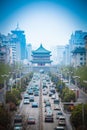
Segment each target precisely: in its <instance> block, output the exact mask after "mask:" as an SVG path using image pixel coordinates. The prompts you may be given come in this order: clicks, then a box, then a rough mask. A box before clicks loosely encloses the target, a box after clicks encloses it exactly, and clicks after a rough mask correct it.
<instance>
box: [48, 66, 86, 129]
mask: <svg viewBox="0 0 87 130" xmlns="http://www.w3.org/2000/svg"><path fill="white" fill-rule="evenodd" d="M69 71H70V72H73V73H71V76H72V82H73V83H75V82H74V79H73V76H79V77H80V82H78V83H79V84H78V86H79V87H81V88H82V87H84V88H85V87H86V84H84V83H83V80H87V67H79V68H77V69H75V68H72V67H66V68H63V70H62V74H63V77H64V78H66V79H69V77H68V75H67V73H66V72H69ZM50 75H51V79H52V81H53V82H54V83H55V84H56V89H57V91H58V92H59V94H60V97H61V99H62V101H64V102H71V101H75V93H74V92H73V91H72V90H70V89H69V88H68V87H67V86H65V83H63V82H62V81H61V80H60V79H59V78H58V75H54V74H50ZM86 89H87V87H86ZM70 108H71V107H70ZM72 108H73V109H72V110H71V116H70V121H71V123H72V126H73V127H74V128H75V129H76V130H83V129H84V130H87V104H79V105H76V106H74V107H72ZM68 110H70V109H68Z"/></svg>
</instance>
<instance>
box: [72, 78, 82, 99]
mask: <svg viewBox="0 0 87 130" xmlns="http://www.w3.org/2000/svg"><path fill="white" fill-rule="evenodd" d="M73 78H74V79H75V92H76V100H77V98H78V96H79V89H78V87H77V80H78V79H80V77H79V76H73Z"/></svg>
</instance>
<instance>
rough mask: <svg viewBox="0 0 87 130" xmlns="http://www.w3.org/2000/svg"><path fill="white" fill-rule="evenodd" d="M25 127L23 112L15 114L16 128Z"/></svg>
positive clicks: (17, 129)
mask: <svg viewBox="0 0 87 130" xmlns="http://www.w3.org/2000/svg"><path fill="white" fill-rule="evenodd" d="M22 129H23V116H22V115H21V114H16V115H15V116H14V130H22Z"/></svg>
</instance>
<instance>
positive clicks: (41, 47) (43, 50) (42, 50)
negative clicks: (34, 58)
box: [32, 44, 51, 53]
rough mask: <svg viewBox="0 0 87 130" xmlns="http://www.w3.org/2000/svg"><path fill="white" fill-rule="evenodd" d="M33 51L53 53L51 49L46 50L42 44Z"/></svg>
mask: <svg viewBox="0 0 87 130" xmlns="http://www.w3.org/2000/svg"><path fill="white" fill-rule="evenodd" d="M32 53H51V51H48V50H46V49H45V48H44V47H43V46H42V44H41V45H40V47H39V48H38V49H36V50H35V51H32Z"/></svg>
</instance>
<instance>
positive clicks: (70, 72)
mask: <svg viewBox="0 0 87 130" xmlns="http://www.w3.org/2000/svg"><path fill="white" fill-rule="evenodd" d="M67 73H68V74H69V87H70V85H71V74H72V73H73V72H72V71H69V72H67Z"/></svg>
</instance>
